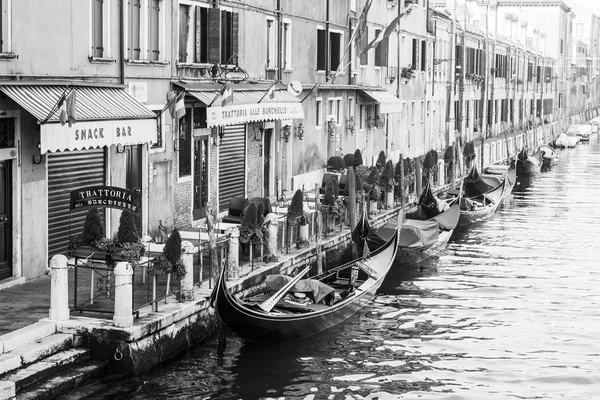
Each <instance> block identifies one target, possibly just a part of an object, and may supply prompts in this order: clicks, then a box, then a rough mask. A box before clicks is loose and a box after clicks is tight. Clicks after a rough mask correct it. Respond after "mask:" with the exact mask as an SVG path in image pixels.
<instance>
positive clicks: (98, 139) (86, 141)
mask: <svg viewBox="0 0 600 400" xmlns="http://www.w3.org/2000/svg"><path fill="white" fill-rule="evenodd" d="M41 128H42V131H41V141H40V145H41V152H42V154H44V153H46V152H47V151H52V152H54V151H64V150H83V149H92V148H97V147H104V146H112V145H117V144H122V145H124V146H125V145H128V144H139V143H156V120H155V119H153V118H150V119H128V120H107V121H78V122H76V123H75V124H73V125H72V126H70V127H69V125H61V124H60V123H48V124H44V125H42V127H41Z"/></svg>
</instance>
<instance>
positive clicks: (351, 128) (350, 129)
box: [346, 116, 356, 135]
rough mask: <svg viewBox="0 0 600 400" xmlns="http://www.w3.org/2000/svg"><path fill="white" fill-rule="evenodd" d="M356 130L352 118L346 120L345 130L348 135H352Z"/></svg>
mask: <svg viewBox="0 0 600 400" xmlns="http://www.w3.org/2000/svg"><path fill="white" fill-rule="evenodd" d="M355 129H356V122H355V121H354V116H352V117H350V118H348V120H347V121H346V130H347V131H348V132H350V134H351V135H352V134H354V130H355Z"/></svg>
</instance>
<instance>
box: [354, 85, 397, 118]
mask: <svg viewBox="0 0 600 400" xmlns="http://www.w3.org/2000/svg"><path fill="white" fill-rule="evenodd" d="M363 93H364V94H366V95H367V96H369V97H370V98H372V99H373V100H375V101H376V102H378V103H379V112H381V113H384V114H389V113H399V112H400V111H401V110H402V102H401V101H400V100H399V99H398V98H397V97H396V96H394V95H393V94H391V93H390V92H388V91H387V90H363Z"/></svg>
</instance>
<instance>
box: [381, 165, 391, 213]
mask: <svg viewBox="0 0 600 400" xmlns="http://www.w3.org/2000/svg"><path fill="white" fill-rule="evenodd" d="M379 186H380V187H381V188H382V190H383V192H384V193H385V206H386V208H389V207H392V206H393V203H394V164H393V163H392V160H388V161H387V162H386V163H385V166H384V167H383V171H382V172H381V176H380V177H379Z"/></svg>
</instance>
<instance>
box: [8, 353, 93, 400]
mask: <svg viewBox="0 0 600 400" xmlns="http://www.w3.org/2000/svg"><path fill="white" fill-rule="evenodd" d="M89 359H90V351H89V350H88V349H69V350H65V351H61V352H60V353H57V354H54V355H51V356H50V357H46V358H44V359H43V360H40V361H38V362H36V363H34V364H31V365H29V366H27V367H24V368H21V369H19V370H18V371H15V372H13V373H11V374H8V375H6V376H5V377H4V378H3V379H2V380H3V381H9V382H13V383H14V385H15V391H16V392H17V394H18V393H19V392H20V391H21V390H23V389H24V388H26V387H28V386H30V385H32V384H34V383H36V382H41V381H43V380H44V379H47V378H49V377H52V376H54V375H55V374H56V373H58V372H60V371H62V370H64V369H66V368H68V367H72V366H73V365H75V364H78V363H81V362H82V361H87V360H89Z"/></svg>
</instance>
